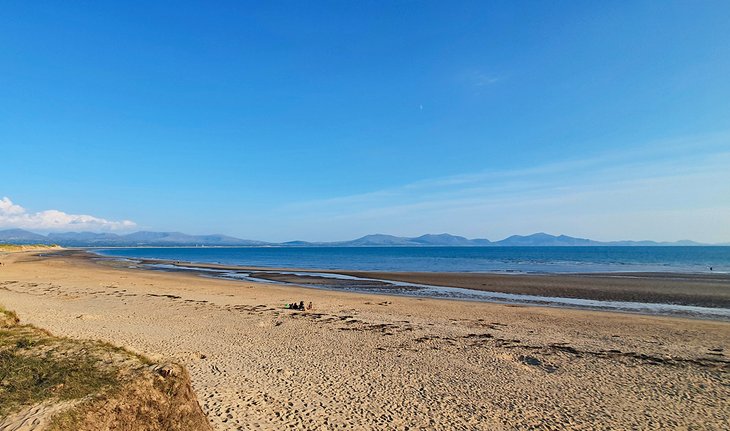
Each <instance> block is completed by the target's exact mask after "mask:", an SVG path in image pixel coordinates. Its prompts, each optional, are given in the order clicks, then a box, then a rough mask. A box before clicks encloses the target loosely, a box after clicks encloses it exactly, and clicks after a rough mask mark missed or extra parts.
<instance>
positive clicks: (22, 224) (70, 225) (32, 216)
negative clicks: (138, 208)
mask: <svg viewBox="0 0 730 431" xmlns="http://www.w3.org/2000/svg"><path fill="white" fill-rule="evenodd" d="M136 225H137V224H136V223H134V222H133V221H130V220H122V221H112V220H106V219H103V218H99V217H94V216H91V215H86V214H67V213H65V212H63V211H59V210H45V211H40V212H35V213H31V212H28V211H27V210H26V209H25V208H23V207H22V206H20V205H17V204H14V203H13V201H11V200H10V198H8V197H4V198H2V199H0V227H3V228H20V229H31V230H40V231H49V230H76V231H78V230H84V231H100V230H105V231H108V230H125V229H131V228H134V227H135V226H136Z"/></svg>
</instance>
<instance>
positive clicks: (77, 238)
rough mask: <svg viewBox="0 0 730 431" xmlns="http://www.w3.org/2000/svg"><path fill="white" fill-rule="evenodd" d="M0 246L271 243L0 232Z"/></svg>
mask: <svg viewBox="0 0 730 431" xmlns="http://www.w3.org/2000/svg"><path fill="white" fill-rule="evenodd" d="M0 243H8V244H10V243H12V244H36V243H38V244H58V245H62V246H66V247H135V246H136V247H138V246H158V247H166V246H167V247H170V246H258V245H269V243H266V242H263V241H251V240H246V239H240V238H234V237H232V236H226V235H187V234H184V233H181V232H134V233H130V234H127V235H117V234H114V233H95V232H64V233H55V232H54V233H50V234H48V236H44V235H40V234H36V233H32V232H28V231H25V230H22V229H9V230H3V231H0Z"/></svg>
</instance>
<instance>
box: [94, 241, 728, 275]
mask: <svg viewBox="0 0 730 431" xmlns="http://www.w3.org/2000/svg"><path fill="white" fill-rule="evenodd" d="M97 253H99V254H102V255H105V256H115V257H127V258H150V259H167V260H179V261H185V262H203V263H220V264H227V265H241V266H260V267H280V268H281V267H285V268H302V269H339V270H363V271H426V272H516V273H576V272H577V273H589V272H692V273H710V267H712V269H713V271H712V272H714V273H730V247H366V248H363V247H306V248H305V247H301V248H300V247H245V248H243V247H242V248H201V247H191V248H118V249H100V250H97Z"/></svg>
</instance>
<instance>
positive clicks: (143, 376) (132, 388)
mask: <svg viewBox="0 0 730 431" xmlns="http://www.w3.org/2000/svg"><path fill="white" fill-rule="evenodd" d="M34 420H38V421H39V422H40V423H41V424H42V426H40V427H39V428H38V429H44V430H49V431H70V430H79V431H80V430H95V429H108V430H121V429H128V427H129V425H130V424H134V427H135V429H149V430H193V429H202V430H205V429H209V428H208V427H209V426H208V422H207V419H206V418H205V416H204V415H203V412H202V410H200V406H199V405H198V404H197V400H196V399H195V395H194V394H193V392H192V390H191V389H190V384H189V380H188V377H187V373H186V372H185V370H184V369H183V368H181V367H179V366H176V365H174V364H167V365H164V366H160V365H155V364H153V363H152V362H150V361H149V360H148V359H147V358H145V357H143V356H140V355H137V354H134V353H132V352H129V351H127V350H125V349H122V348H119V347H115V346H113V345H110V344H108V343H102V342H96V341H78V340H72V339H69V338H63V337H56V336H53V335H51V334H49V333H48V332H46V331H44V330H42V329H39V328H36V327H34V326H32V325H21V324H20V323H19V320H18V317H17V315H16V314H15V313H13V312H12V311H8V310H6V309H4V308H2V307H0V429H4V428H5V427H9V428H12V429H14V427H15V426H17V425H18V424H21V423H28V422H30V421H34ZM125 427H126V428H125Z"/></svg>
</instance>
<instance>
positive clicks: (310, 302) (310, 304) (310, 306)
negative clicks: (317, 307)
mask: <svg viewBox="0 0 730 431" xmlns="http://www.w3.org/2000/svg"><path fill="white" fill-rule="evenodd" d="M311 309H312V301H309V304H307V310H311Z"/></svg>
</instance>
